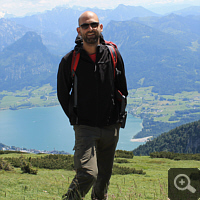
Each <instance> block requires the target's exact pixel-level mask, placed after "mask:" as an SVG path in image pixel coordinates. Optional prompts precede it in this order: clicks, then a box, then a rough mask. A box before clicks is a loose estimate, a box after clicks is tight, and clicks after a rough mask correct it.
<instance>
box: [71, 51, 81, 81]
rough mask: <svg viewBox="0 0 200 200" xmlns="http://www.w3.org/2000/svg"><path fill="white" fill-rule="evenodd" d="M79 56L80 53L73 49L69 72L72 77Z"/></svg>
mask: <svg viewBox="0 0 200 200" xmlns="http://www.w3.org/2000/svg"><path fill="white" fill-rule="evenodd" d="M79 58H80V53H76V51H73V55H72V63H71V72H72V76H73V77H74V74H75V71H76V68H77V65H78V61H79Z"/></svg>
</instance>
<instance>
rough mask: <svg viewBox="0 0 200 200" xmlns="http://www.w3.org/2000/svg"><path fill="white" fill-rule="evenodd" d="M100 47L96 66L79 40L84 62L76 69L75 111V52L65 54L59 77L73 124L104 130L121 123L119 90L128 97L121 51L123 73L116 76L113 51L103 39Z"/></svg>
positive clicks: (62, 100) (62, 101)
mask: <svg viewBox="0 0 200 200" xmlns="http://www.w3.org/2000/svg"><path fill="white" fill-rule="evenodd" d="M100 41H101V43H100V45H98V46H97V51H96V63H94V62H93V61H92V60H91V58H90V57H89V55H88V54H87V52H86V51H85V50H84V49H83V48H82V43H81V38H77V40H76V43H77V45H76V47H75V49H76V51H79V52H80V59H79V62H78V66H77V69H76V72H75V73H76V76H77V80H78V84H77V91H78V92H77V108H76V109H75V108H74V90H73V80H72V73H71V62H72V54H73V51H71V52H69V53H68V54H67V55H65V56H64V57H63V58H62V60H61V62H60V65H59V70H58V75H57V95H58V100H59V102H60V104H61V106H62V108H63V110H64V112H65V113H66V115H67V116H68V118H69V120H70V123H71V125H75V124H78V125H89V126H96V127H102V126H106V125H111V124H114V123H117V122H120V119H119V118H120V117H119V112H120V111H119V109H120V102H119V101H118V100H117V99H116V97H115V90H116V89H117V90H120V91H121V93H122V94H123V95H124V96H127V95H128V91H127V84H126V78H125V71H124V64H123V60H122V58H121V55H120V53H119V51H118V50H117V58H118V60H117V66H116V67H117V69H118V70H119V71H120V73H119V74H118V75H117V74H116V76H115V77H114V70H113V64H112V60H111V55H110V52H109V50H108V48H107V46H106V45H105V41H104V39H103V36H101V40H100Z"/></svg>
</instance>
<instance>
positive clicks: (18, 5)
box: [0, 0, 200, 16]
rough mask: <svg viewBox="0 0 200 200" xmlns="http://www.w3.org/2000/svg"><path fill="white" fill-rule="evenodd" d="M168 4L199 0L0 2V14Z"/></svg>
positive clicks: (43, 0)
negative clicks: (57, 9)
mask: <svg viewBox="0 0 200 200" xmlns="http://www.w3.org/2000/svg"><path fill="white" fill-rule="evenodd" d="M168 3H184V4H186V3H187V4H193V5H200V3H199V0H109V1H107V0H96V1H94V0H84V1H83V0H6V1H5V0H0V5H1V6H0V12H1V13H8V14H14V15H16V16H23V15H25V14H27V13H33V12H43V11H45V10H51V9H53V8H54V7H56V6H61V5H69V6H70V7H72V6H74V5H76V6H82V7H99V8H115V7H117V6H118V5H119V4H125V5H132V6H139V5H141V6H144V7H145V6H149V5H159V4H160V5H163V4H168Z"/></svg>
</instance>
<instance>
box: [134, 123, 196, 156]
mask: <svg viewBox="0 0 200 200" xmlns="http://www.w3.org/2000/svg"><path fill="white" fill-rule="evenodd" d="M160 151H169V152H174V153H200V120H199V121H196V122H192V123H188V124H184V125H182V126H179V127H177V128H175V129H173V130H171V131H169V132H168V133H163V134H161V135H160V136H158V137H157V138H155V139H153V140H152V141H148V142H147V143H146V144H144V145H140V146H139V147H138V148H136V149H135V150H133V153H134V155H149V154H150V153H151V152H160Z"/></svg>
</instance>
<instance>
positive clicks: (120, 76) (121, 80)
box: [115, 50, 128, 97]
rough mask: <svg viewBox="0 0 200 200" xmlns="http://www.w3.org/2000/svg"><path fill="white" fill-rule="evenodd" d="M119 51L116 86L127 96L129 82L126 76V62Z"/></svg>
mask: <svg viewBox="0 0 200 200" xmlns="http://www.w3.org/2000/svg"><path fill="white" fill-rule="evenodd" d="M116 51H117V66H116V79H115V81H116V82H115V86H116V88H117V90H119V91H120V92H121V93H122V94H123V95H124V96H125V97H127V96H128V90H127V82H126V76H125V68H124V62H123V59H122V57H121V54H120V53H119V51H118V50H116Z"/></svg>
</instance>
